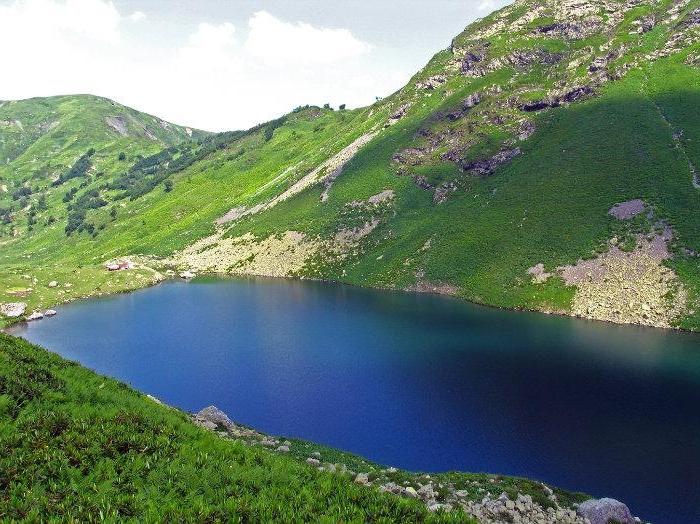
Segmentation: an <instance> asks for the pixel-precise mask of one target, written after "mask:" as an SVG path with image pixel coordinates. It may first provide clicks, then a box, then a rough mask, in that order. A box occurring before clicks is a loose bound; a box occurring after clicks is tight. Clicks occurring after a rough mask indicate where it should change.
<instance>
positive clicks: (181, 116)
mask: <svg viewBox="0 0 700 524" xmlns="http://www.w3.org/2000/svg"><path fill="white" fill-rule="evenodd" d="M507 3H509V2H508V0H420V1H419V0H257V1H254V0H228V1H225V0H191V1H184V0H162V1H157V0H0V49H3V50H5V52H3V57H2V63H3V71H2V79H1V80H0V100H17V99H24V98H30V97H35V96H52V95H59V94H77V93H90V94H94V95H99V96H105V97H108V98H111V99H113V100H116V101H118V102H120V103H122V104H125V105H128V106H131V107H134V108H135V109H138V110H140V111H145V112H147V113H151V114H154V115H157V116H159V117H161V118H164V119H166V120H169V121H171V122H174V123H177V124H182V125H188V126H191V127H197V128H200V129H205V130H208V131H224V130H233V129H243V128H248V127H250V126H252V125H255V124H257V123H260V122H263V121H266V120H270V119H273V118H276V117H278V116H280V115H282V114H284V113H287V112H289V111H290V110H292V109H293V108H295V107H297V106H300V105H306V104H314V105H322V104H325V103H330V104H331V105H332V106H333V107H337V106H338V105H340V104H347V106H348V107H359V106H363V105H367V104H370V103H372V102H373V101H374V100H375V97H377V96H386V95H388V94H390V93H392V92H394V91H395V90H397V89H399V88H400V87H402V86H403V85H404V84H405V83H406V82H407V81H408V80H409V78H410V77H411V76H412V75H413V74H414V73H415V72H416V71H417V70H418V69H420V68H421V67H423V66H424V65H425V64H426V62H427V61H428V60H429V59H430V57H432V56H433V55H434V54H435V53H436V52H437V51H439V50H440V49H444V48H446V47H448V46H449V43H450V41H451V39H452V38H453V37H454V36H456V35H457V34H458V33H460V32H461V31H462V30H463V29H464V28H465V27H466V26H467V25H468V24H469V23H470V22H472V21H473V20H475V19H477V18H481V17H483V16H485V15H487V14H488V13H490V12H491V11H493V10H494V9H497V8H499V7H502V6H503V5H505V4H507Z"/></svg>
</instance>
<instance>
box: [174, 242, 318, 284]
mask: <svg viewBox="0 0 700 524" xmlns="http://www.w3.org/2000/svg"><path fill="white" fill-rule="evenodd" d="M322 247H323V243H322V242H320V241H319V240H315V239H312V238H309V237H307V236H306V235H305V234H304V233H300V232H298V231H287V232H285V233H283V234H281V235H270V236H269V237H267V238H256V237H255V236H254V235H252V234H250V233H247V234H245V235H242V236H239V237H236V238H224V236H223V234H222V233H217V234H214V235H212V236H210V237H207V238H204V239H202V240H199V241H198V242H195V243H194V244H193V245H191V246H190V247H188V248H186V249H185V250H184V251H183V252H181V253H179V254H177V255H176V256H175V257H174V259H173V260H172V262H174V263H175V265H178V266H184V267H187V268H189V269H192V270H195V271H200V272H214V273H232V274H249V275H260V276H270V277H287V276H291V275H294V274H295V273H297V272H299V271H300V270H301V269H302V268H303V267H304V264H305V263H306V261H307V260H308V259H309V258H310V257H312V256H314V255H316V254H317V253H318V252H319V251H320V250H321V249H322Z"/></svg>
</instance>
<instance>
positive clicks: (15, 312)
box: [0, 302, 27, 318]
mask: <svg viewBox="0 0 700 524" xmlns="http://www.w3.org/2000/svg"><path fill="white" fill-rule="evenodd" d="M26 310H27V304H25V303H24V302H8V303H7V304H0V313H2V314H3V315H5V316H6V317H10V318H17V317H21V316H22V315H24V312H25V311H26Z"/></svg>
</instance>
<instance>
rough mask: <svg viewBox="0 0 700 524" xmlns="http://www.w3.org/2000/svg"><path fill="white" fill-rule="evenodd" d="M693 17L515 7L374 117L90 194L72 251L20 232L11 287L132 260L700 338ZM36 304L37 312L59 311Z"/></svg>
mask: <svg viewBox="0 0 700 524" xmlns="http://www.w3.org/2000/svg"><path fill="white" fill-rule="evenodd" d="M699 12H700V7H699V6H698V2H696V1H685V0H684V1H680V2H679V1H672V0H668V1H667V0H662V1H658V2H654V3H653V4H649V3H645V2H640V1H633V0H630V1H626V2H621V1H620V2H618V1H613V0H595V1H589V0H558V1H556V2H540V1H518V2H515V3H514V4H512V5H510V6H508V7H506V8H504V9H502V10H499V11H497V12H496V13H494V14H492V15H490V16H488V17H486V18H484V19H482V20H479V21H477V22H475V23H473V24H471V25H470V26H469V27H468V28H467V29H466V30H465V31H464V32H463V33H461V34H460V35H458V36H457V37H455V38H454V39H453V40H452V43H451V45H450V47H448V48H447V49H445V50H443V51H441V52H439V53H437V54H436V55H435V57H434V58H433V59H432V60H431V61H430V62H429V63H428V64H427V65H426V66H425V67H424V68H423V69H422V70H421V71H419V72H418V73H416V75H414V77H413V78H412V79H411V80H410V82H409V83H408V84H407V85H406V86H405V87H404V88H402V89H401V90H399V91H397V92H396V93H393V94H392V95H390V96H388V97H387V98H385V99H383V100H380V101H378V102H377V103H375V104H373V105H372V106H369V107H367V108H360V109H356V110H343V111H332V110H331V109H330V108H327V107H326V108H319V107H303V108H298V109H297V110H296V111H294V112H292V113H290V114H288V115H285V116H283V117H281V118H279V119H277V120H275V121H271V122H268V123H264V124H261V125H259V126H256V127H255V128H252V129H251V130H248V131H246V132H232V133H228V134H226V133H224V134H219V135H212V136H211V138H208V139H207V138H206V137H205V138H202V139H200V141H197V140H195V141H193V142H192V143H188V142H187V141H185V142H182V143H181V144H183V145H174V146H171V147H170V148H169V149H167V150H163V151H162V152H161V153H156V154H154V155H152V156H151V157H148V156H145V157H144V159H145V160H143V161H139V162H141V163H142V166H141V167H138V166H137V164H133V165H131V167H129V173H126V174H119V173H118V170H117V169H114V170H113V171H111V172H110V174H108V177H110V176H112V174H113V176H114V177H116V178H114V179H110V180H108V181H107V182H106V183H102V184H98V183H97V181H93V182H91V184H92V185H88V186H87V187H86V188H85V189H77V195H78V197H80V195H81V194H82V193H83V192H88V191H95V190H97V193H98V194H99V198H100V199H101V201H100V202H97V203H101V202H102V201H104V203H105V205H102V206H98V207H96V208H89V209H88V210H87V211H86V213H85V216H84V217H83V221H82V222H80V223H79V225H78V226H77V227H80V226H81V225H84V224H87V225H88V226H89V225H90V224H92V226H91V227H88V229H91V230H92V233H91V236H89V237H86V236H85V235H84V233H80V232H79V234H78V236H74V237H73V240H72V242H75V243H76V244H77V245H80V252H78V251H77V250H76V249H74V248H73V247H70V248H67V247H65V246H61V247H58V246H60V245H61V242H62V241H63V240H62V238H65V236H63V237H62V235H61V233H62V232H61V228H60V227H58V226H57V225H56V226H49V228H48V229H49V230H48V231H32V232H31V233H30V232H27V233H24V231H23V228H22V227H15V229H14V231H16V232H19V236H18V237H16V238H13V239H6V240H3V239H1V238H0V242H2V243H3V245H4V246H5V247H6V249H7V251H8V252H9V253H8V255H6V256H5V259H6V260H7V261H6V262H5V263H6V264H8V265H9V266H10V267H12V268H13V272H14V273H15V275H16V276H15V277H13V278H11V279H7V280H8V282H7V283H6V285H8V286H11V287H13V288H19V287H22V281H21V279H20V278H17V276H19V275H21V274H26V272H27V270H29V269H31V268H32V266H31V265H30V266H27V265H26V264H23V263H22V261H21V255H20V253H21V251H22V249H25V250H26V249H29V250H34V251H38V252H39V253H41V252H42V249H45V248H46V247H47V246H48V245H51V246H52V250H53V252H54V256H55V257H58V258H62V259H63V260H64V261H65V263H66V264H68V265H69V266H73V267H75V266H80V268H82V269H83V270H86V268H87V267H88V266H90V267H91V269H90V273H91V275H90V276H89V277H86V278H87V279H88V280H91V279H94V278H98V275H99V278H98V280H99V281H100V282H101V283H100V284H98V283H97V282H93V285H92V286H86V288H85V289H84V291H85V292H88V293H90V288H91V289H92V292H95V291H96V288H97V287H99V288H100V291H99V292H105V286H104V285H102V284H107V283H108V282H109V280H108V279H107V277H105V276H104V275H102V274H101V273H100V271H101V269H100V267H101V266H100V264H101V263H104V262H105V261H108V260H111V259H116V258H120V257H121V258H124V257H129V258H131V259H133V261H134V262H135V264H136V266H139V267H141V270H142V271H143V274H142V281H141V282H140V283H138V284H136V282H134V283H133V284H134V286H136V287H138V286H139V285H143V284H144V283H146V281H148V282H154V281H158V280H160V279H162V278H166V277H167V271H171V273H170V274H172V272H182V271H185V270H191V271H195V272H216V273H234V274H240V273H248V274H262V275H272V276H293V277H303V278H320V279H330V280H338V281H342V282H348V283H352V284H360V285H370V286H374V287H389V288H399V289H412V290H417V291H431V292H442V293H448V294H453V295H457V296H461V297H463V298H466V299H468V300H472V301H475V302H480V303H484V304H489V305H494V306H499V307H509V308H515V309H534V310H539V311H546V312H555V313H562V314H570V315H576V316H582V317H586V318H592V319H597V320H606V321H613V322H620V323H635V324H643V325H652V326H659V327H681V328H685V329H698V328H699V327H700V316H698V312H697V311H698V310H697V300H698V296H700V295H699V293H700V268H699V267H698V259H697V257H696V256H695V253H697V252H700V237H699V236H698V234H697V231H698V230H700V229H698V227H697V226H698V225H700V224H697V221H696V218H695V216H694V213H693V209H696V208H697V205H698V204H699V203H700V202H698V194H697V192H696V190H695V187H694V183H695V182H696V180H695V178H696V174H697V168H696V167H695V166H697V165H700V151H699V150H698V148H697V146H695V144H696V143H697V142H696V141H695V139H696V137H697V140H700V130H698V126H697V121H698V116H699V115H698V110H697V107H698V104H695V103H694V101H696V100H697V98H698V93H700V75H699V74H698V69H697V66H695V65H694V64H695V62H696V61H697V57H698V56H699V54H700V51H699V50H698V25H699V23H698V20H697V18H698V13H699ZM1 110H2V109H1V108H0V111H1ZM206 140H208V144H205V145H202V143H200V142H201V141H204V142H206ZM204 142H203V143H204ZM158 155H160V157H159V156H158ZM144 162H145V164H148V165H147V166H146V167H143V166H144V165H145V164H144ZM183 166H184V167H183ZM126 167H128V166H124V167H122V168H121V169H124V168H126ZM137 167H138V168H137ZM161 184H163V185H161ZM134 186H138V187H136V189H134ZM159 187H161V188H165V189H162V190H161V189H157V188H159ZM168 188H169V189H168ZM166 189H168V190H167V191H166ZM129 191H131V192H129ZM49 192H50V190H49ZM212 194H216V195H217V198H216V199H212V198H211V197H210V196H211V195H212ZM124 196H127V197H129V198H130V200H124ZM133 197H135V198H133ZM89 198H92V200H91V201H90V202H89V204H90V205H93V204H95V198H97V197H89ZM131 198H133V200H131ZM637 201H641V202H642V206H641V211H640V210H638V211H637V212H636V213H634V214H632V215H630V216H625V217H624V218H622V219H620V218H618V217H616V216H615V214H614V212H613V210H614V209H616V206H622V208H628V207H629V206H631V207H632V208H634V206H635V204H634V203H635V202H637ZM0 207H1V206H0ZM59 208H60V205H59ZM110 208H111V209H110ZM635 209H636V208H635ZM121 211H123V212H121ZM110 212H112V213H116V214H117V217H116V219H112V218H110V217H109V215H108V213H110ZM69 214H70V212H69ZM15 217H16V218H15V223H21V222H22V220H23V219H22V213H21V212H20V213H16V215H15ZM86 227H87V226H86ZM100 228H102V229H100ZM52 231H53V232H52ZM95 232H98V234H97V235H95ZM290 253H294V256H290V255H289V254H290ZM39 259H40V260H43V261H44V262H45V263H49V262H50V259H48V258H47V257H46V256H43V258H42V255H39ZM0 263H2V260H0ZM141 270H138V271H136V272H134V275H141V273H139V271H141ZM44 273H45V276H42V277H41V278H38V277H37V279H38V280H40V281H41V280H46V279H47V278H48V279H51V277H50V276H49V275H48V273H49V271H45V272H44ZM54 276H55V277H56V276H58V274H56V275H54ZM113 278H120V279H124V280H126V277H124V276H119V277H116V276H115V277H113ZM53 279H55V278H53ZM10 280H11V282H9V281H10ZM124 284H125V283H124V282H121V281H120V282H119V283H113V284H112V287H115V288H116V289H117V290H118V289H121V286H122V285H124ZM63 291H64V293H63V296H62V297H60V298H61V299H62V300H63V299H69V298H70V297H71V296H72V295H73V292H72V291H66V290H63ZM37 295H38V293H37ZM41 295H42V296H35V297H33V296H31V295H30V296H29V297H27V298H29V301H28V302H29V308H32V307H34V304H37V305H38V304H50V303H53V302H51V301H52V300H56V299H57V298H59V297H56V296H55V294H53V293H52V292H51V291H50V290H47V289H42V290H41Z"/></svg>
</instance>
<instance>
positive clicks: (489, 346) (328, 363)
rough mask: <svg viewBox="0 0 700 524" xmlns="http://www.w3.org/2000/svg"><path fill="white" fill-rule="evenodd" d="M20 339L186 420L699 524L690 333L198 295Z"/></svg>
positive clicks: (267, 291) (125, 302)
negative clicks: (526, 480)
mask: <svg viewBox="0 0 700 524" xmlns="http://www.w3.org/2000/svg"><path fill="white" fill-rule="evenodd" d="M58 311H59V314H58V315H57V316H56V317H53V318H47V319H44V320H41V321H38V322H33V323H31V324H29V325H24V326H19V327H16V328H13V330H12V331H13V333H14V334H17V335H20V336H22V337H25V338H27V339H28V340H30V341H32V342H35V343H37V344H40V345H42V346H44V347H47V348H49V349H51V350H53V351H55V352H57V353H59V354H60V355H62V356H64V357H66V358H69V359H72V360H76V361H78V362H80V363H82V364H84V365H85V366H87V367H89V368H91V369H93V370H96V371H98V372H100V373H103V374H106V375H109V376H112V377H115V378H118V379H120V380H122V381H125V382H127V383H129V384H131V385H132V386H133V387H135V388H137V389H139V390H141V391H143V392H145V393H149V394H151V395H154V396H156V397H158V398H160V399H162V400H163V401H165V402H166V403H168V404H172V405H174V406H178V407H180V408H182V409H185V410H188V411H198V410H199V409H201V408H203V407H205V406H208V405H210V404H214V405H216V406H218V407H219V408H221V409H222V410H224V411H225V412H227V413H228V414H229V416H230V417H231V418H232V419H234V420H236V421H238V422H241V423H243V424H247V425H250V426H253V427H255V428H257V429H259V430H261V431H264V432H267V433H271V434H275V435H282V436H290V437H298V438H303V439H308V440H311V441H315V442H318V443H322V444H325V445H328V446H332V447H337V448H341V449H343V450H346V451H350V452H353V453H357V454H359V455H362V456H364V457H366V458H369V459H371V460H374V461H377V462H380V463H382V464H386V465H391V466H396V467H400V468H405V469H409V470H420V471H444V470H463V471H475V472H491V473H503V474H509V475H517V476H524V477H531V478H535V479H539V480H543V481H546V482H550V483H552V484H555V485H557V486H560V487H562V488H567V489H571V490H578V491H585V492H587V493H590V494H591V495H594V496H598V497H600V496H611V497H614V498H618V499H620V500H622V501H624V502H626V503H627V504H628V505H629V506H630V508H631V509H632V511H633V513H635V514H638V515H640V516H642V517H644V518H646V519H649V520H652V521H653V522H655V523H657V524H658V523H664V522H670V523H690V522H700V518H699V515H700V335H698V334H691V333H681V332H672V331H664V330H655V329H650V328H640V327H630V326H614V325H607V324H603V323H595V322H588V321H584V320H577V319H571V318H560V317H553V316H547V315H541V314H535V313H522V312H510V311H500V310H496V309H489V308H483V307H479V306H475V305H472V304H468V303H466V302H463V301H460V300H456V299H451V298H446V297H438V296H429V295H415V294H408V293H394V292H383V291H374V290H367V289H358V288H352V287H347V286H342V285H335V284H324V283H318V282H297V281H285V280H265V279H203V280H195V281H193V282H189V283H186V282H168V283H165V284H162V285H159V286H156V287H153V288H150V289H144V290H141V291H137V292H134V293H131V294H127V295H119V296H113V297H108V298H100V299H93V300H86V301H81V302H76V303H73V304H70V305H67V306H63V307H60V308H59V309H58Z"/></svg>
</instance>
